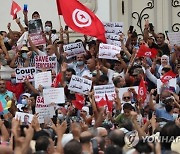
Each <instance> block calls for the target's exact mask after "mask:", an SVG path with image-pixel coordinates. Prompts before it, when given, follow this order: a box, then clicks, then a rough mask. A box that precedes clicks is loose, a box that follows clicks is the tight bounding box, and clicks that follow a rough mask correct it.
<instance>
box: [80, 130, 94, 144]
mask: <svg viewBox="0 0 180 154" xmlns="http://www.w3.org/2000/svg"><path fill="white" fill-rule="evenodd" d="M92 138H93V135H92V133H91V132H89V131H84V132H82V133H81V135H80V142H81V143H82V144H83V143H89V142H90V141H91V139H92Z"/></svg>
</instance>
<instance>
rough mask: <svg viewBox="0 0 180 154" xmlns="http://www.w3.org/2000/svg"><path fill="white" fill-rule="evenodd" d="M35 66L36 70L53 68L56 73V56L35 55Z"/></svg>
mask: <svg viewBox="0 0 180 154" xmlns="http://www.w3.org/2000/svg"><path fill="white" fill-rule="evenodd" d="M35 67H36V70H37V72H41V71H42V70H44V69H46V70H55V72H56V73H57V58H56V56H36V57H35Z"/></svg>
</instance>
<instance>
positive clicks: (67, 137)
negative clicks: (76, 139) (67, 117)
mask: <svg viewBox="0 0 180 154" xmlns="http://www.w3.org/2000/svg"><path fill="white" fill-rule="evenodd" d="M72 139H73V135H72V134H70V133H69V134H63V137H62V140H61V143H62V146H63V147H64V146H65V145H66V144H67V143H68V142H69V141H71V140H72Z"/></svg>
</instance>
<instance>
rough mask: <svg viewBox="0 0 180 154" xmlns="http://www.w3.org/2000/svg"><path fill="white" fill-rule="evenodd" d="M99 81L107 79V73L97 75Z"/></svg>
mask: <svg viewBox="0 0 180 154" xmlns="http://www.w3.org/2000/svg"><path fill="white" fill-rule="evenodd" d="M99 81H100V82H104V81H107V82H108V81H109V78H108V76H107V75H105V74H102V75H100V77H99Z"/></svg>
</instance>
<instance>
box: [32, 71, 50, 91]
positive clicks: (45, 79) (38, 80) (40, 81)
mask: <svg viewBox="0 0 180 154" xmlns="http://www.w3.org/2000/svg"><path fill="white" fill-rule="evenodd" d="M39 85H41V86H43V87H51V85H52V77H51V71H47V72H41V73H37V74H35V88H38V87H39Z"/></svg>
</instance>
